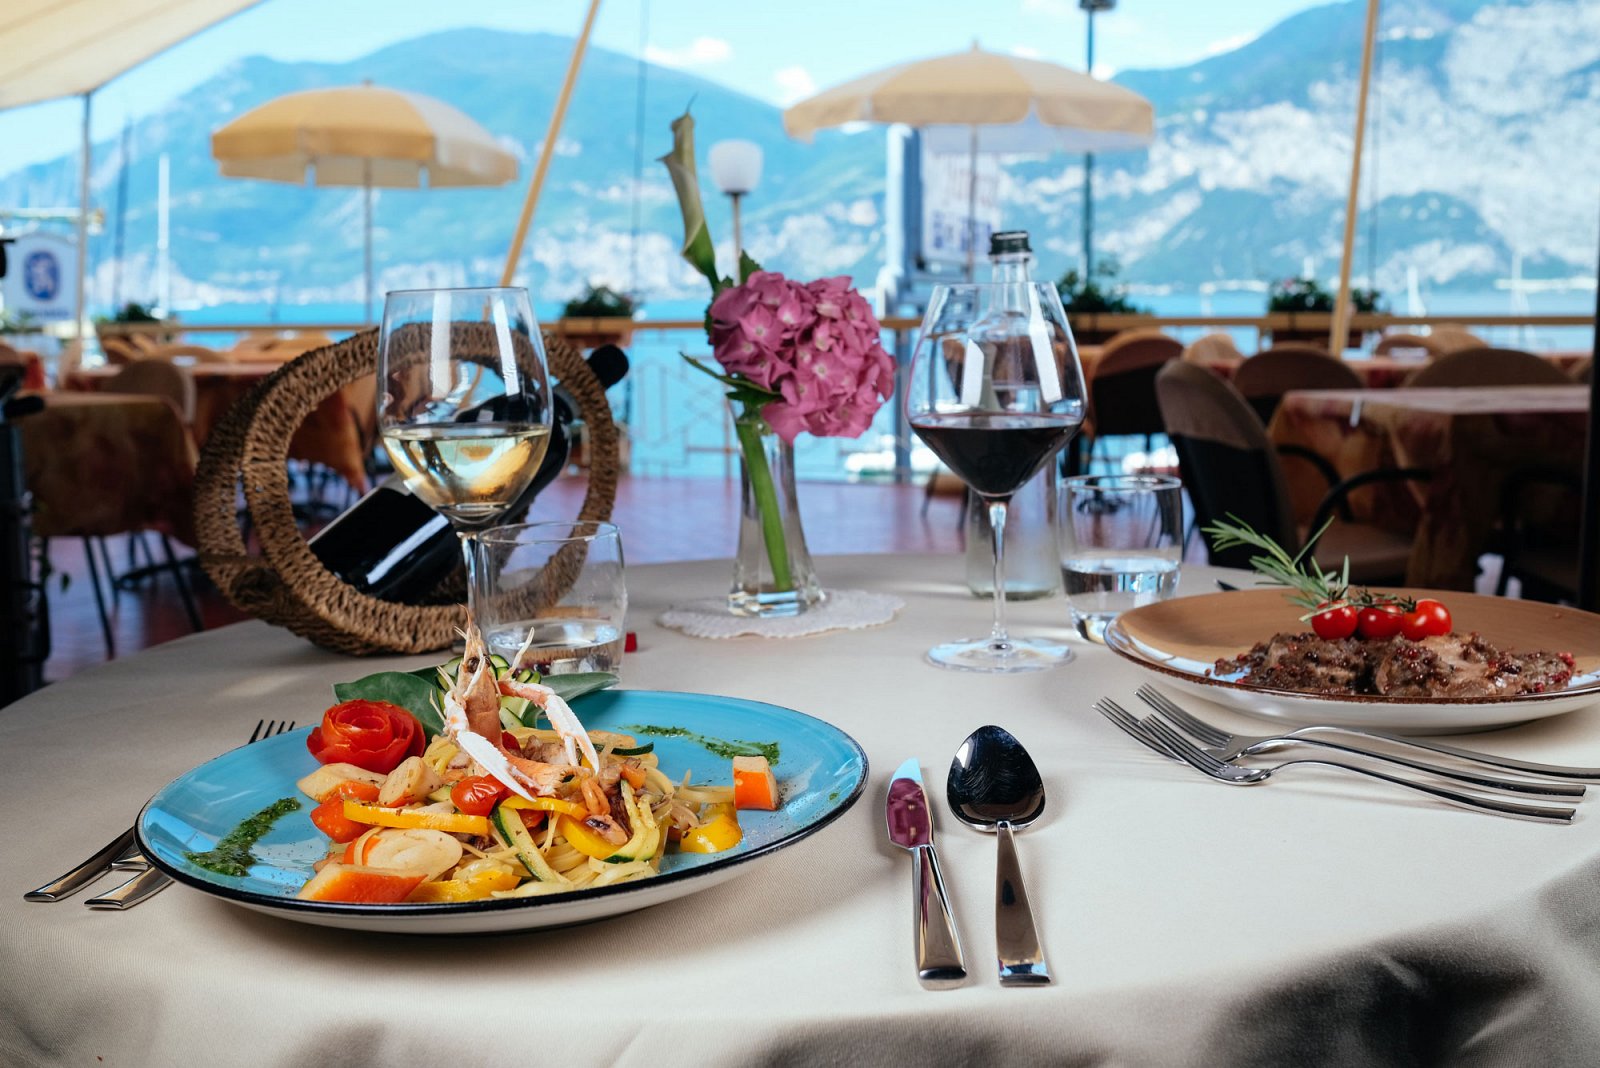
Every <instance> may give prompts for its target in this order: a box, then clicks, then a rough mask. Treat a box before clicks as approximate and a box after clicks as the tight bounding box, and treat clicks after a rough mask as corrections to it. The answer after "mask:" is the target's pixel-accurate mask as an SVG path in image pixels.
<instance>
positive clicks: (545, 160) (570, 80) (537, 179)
mask: <svg viewBox="0 0 1600 1068" xmlns="http://www.w3.org/2000/svg"><path fill="white" fill-rule="evenodd" d="M599 10H600V0H589V14H588V15H586V16H585V17H584V20H583V32H582V33H580V34H578V43H577V44H576V45H575V46H573V49H572V60H571V62H569V63H568V64H567V80H566V81H564V82H562V83H561V95H560V96H558V97H556V110H555V113H554V114H552V115H551V116H550V128H549V129H548V130H546V131H545V135H544V150H543V151H542V152H540V153H539V163H538V165H537V166H535V167H534V169H533V179H532V180H531V181H530V182H529V183H528V195H527V197H526V198H525V199H524V200H523V202H522V216H521V217H520V218H518V219H517V229H516V232H515V233H514V234H512V235H511V248H510V249H508V250H507V251H506V265H505V269H504V270H502V271H501V272H500V284H501V285H503V286H508V285H510V284H511V278H512V276H513V275H514V274H516V271H517V259H518V257H520V256H521V255H522V243H523V241H525V240H526V239H527V237H528V224H529V223H531V222H533V209H534V208H535V207H536V206H537V205H538V203H539V194H540V192H542V191H543V189H544V176H545V172H546V171H548V170H549V169H550V157H551V156H554V155H555V153H556V138H557V137H559V136H560V134H561V124H562V122H563V121H564V120H565V119H566V117H567V103H568V102H569V101H570V100H571V99H572V86H573V84H574V83H575V82H576V81H577V80H578V68H579V67H581V66H582V65H583V53H584V52H585V51H586V50H587V49H588V47H589V33H590V31H592V30H593V29H594V17H595V14H596V13H597V12H598V11H599Z"/></svg>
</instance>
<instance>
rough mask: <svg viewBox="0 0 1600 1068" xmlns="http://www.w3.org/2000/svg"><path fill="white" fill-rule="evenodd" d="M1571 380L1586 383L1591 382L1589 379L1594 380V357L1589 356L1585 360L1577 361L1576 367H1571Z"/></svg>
mask: <svg viewBox="0 0 1600 1068" xmlns="http://www.w3.org/2000/svg"><path fill="white" fill-rule="evenodd" d="M1572 380H1573V381H1574V382H1583V383H1588V382H1591V381H1593V380H1594V357H1593V356H1591V357H1589V358H1588V359H1587V360H1584V361H1582V362H1581V363H1579V364H1578V365H1577V366H1576V367H1574V368H1573V369H1572Z"/></svg>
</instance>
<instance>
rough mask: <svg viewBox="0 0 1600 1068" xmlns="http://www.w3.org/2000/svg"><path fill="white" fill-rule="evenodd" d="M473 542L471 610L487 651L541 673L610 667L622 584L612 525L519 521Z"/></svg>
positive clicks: (617, 655)
mask: <svg viewBox="0 0 1600 1068" xmlns="http://www.w3.org/2000/svg"><path fill="white" fill-rule="evenodd" d="M474 542H475V546H474V551H475V552H476V554H477V558H476V561H475V563H476V566H475V567H474V568H473V576H472V592H471V608H472V616H473V619H474V620H476V622H477V624H478V628H479V629H480V630H481V631H482V632H483V638H484V641H485V642H486V643H487V644H488V647H489V652H491V653H496V654H498V655H500V656H503V657H505V658H506V660H507V661H508V662H509V663H510V664H511V666H512V668H513V669H524V668H531V669H533V670H535V671H538V672H539V673H540V674H543V675H565V674H570V673H572V672H578V671H611V672H615V671H617V669H618V668H619V666H620V665H621V663H622V645H623V638H624V634H625V633H626V632H625V629H624V627H625V617H626V615H627V612H628V591H627V587H626V586H625V585H624V583H623V574H622V571H623V565H622V537H621V535H620V534H618V533H617V528H616V527H615V526H613V525H612V524H610V523H597V522H591V521H588V520H577V521H570V520H569V521H565V522H548V523H523V524H519V525H513V526H504V527H495V528H492V529H490V530H486V531H484V532H483V533H482V534H481V535H479V536H478V537H477V538H476V539H474Z"/></svg>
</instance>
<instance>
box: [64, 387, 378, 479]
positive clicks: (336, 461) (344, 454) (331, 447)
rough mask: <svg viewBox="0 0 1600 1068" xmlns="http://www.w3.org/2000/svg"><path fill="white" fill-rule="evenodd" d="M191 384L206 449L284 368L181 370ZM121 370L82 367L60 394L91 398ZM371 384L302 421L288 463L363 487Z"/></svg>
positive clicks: (336, 397)
mask: <svg viewBox="0 0 1600 1068" xmlns="http://www.w3.org/2000/svg"><path fill="white" fill-rule="evenodd" d="M182 366H184V367H185V368H186V369H187V370H188V372H189V373H190V375H192V376H193V378H194V423H193V424H192V425H191V428H190V429H191V430H192V431H193V433H194V440H195V443H196V444H197V445H204V444H205V443H206V439H207V438H209V437H210V436H211V432H212V430H214V429H216V426H217V424H218V423H219V422H221V421H222V417H223V416H224V415H226V414H227V413H228V409H229V408H231V407H233V405H234V404H235V403H236V402H237V401H238V400H239V399H240V398H242V397H244V396H245V395H246V394H247V393H249V392H250V391H251V390H252V389H254V388H255V387H256V385H257V384H258V383H260V382H261V380H262V379H264V378H266V377H267V376H268V375H270V374H271V373H272V372H274V371H276V370H278V369H279V368H280V367H282V366H283V361H281V360H271V361H262V360H256V361H250V362H238V363H187V364H183V365H182ZM120 370H122V368H121V367H111V366H103V367H80V368H78V369H77V370H75V371H73V372H71V373H70V374H69V375H67V376H66V377H65V379H64V380H63V381H62V388H63V389H67V390H82V391H88V392H93V391H96V390H100V389H104V388H105V384H106V382H107V381H109V380H110V379H111V378H112V377H113V376H115V375H116V373H117V372H118V371H120ZM376 388H377V385H376V382H375V381H371V380H368V381H362V382H358V383H356V384H354V385H350V386H346V387H344V388H343V389H340V390H338V391H336V392H335V393H333V394H332V395H331V396H329V397H328V398H327V399H326V400H324V401H323V402H322V403H321V404H319V405H317V407H316V408H314V409H312V411H311V414H309V415H308V416H306V418H305V420H304V422H302V423H301V424H300V426H299V428H298V429H296V430H295V432H294V437H292V438H291V439H290V440H289V459H291V460H308V461H310V462H312V463H319V464H322V465H323V466H325V467H328V468H330V469H331V470H333V472H334V473H335V474H337V475H339V477H340V478H343V479H344V480H345V481H346V482H348V483H349V484H350V485H351V486H353V487H355V488H356V489H358V490H365V489H366V487H367V474H366V464H365V457H366V454H367V453H368V452H369V451H371V446H372V445H373V443H374V440H375V437H374V436H375V434H376V424H377V414H376V407H375V406H376V404H377V401H376V397H375V393H374V390H376Z"/></svg>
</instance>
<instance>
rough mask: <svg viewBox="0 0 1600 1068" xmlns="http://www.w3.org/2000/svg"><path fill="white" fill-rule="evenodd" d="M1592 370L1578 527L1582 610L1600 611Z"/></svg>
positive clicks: (1598, 330) (1599, 421)
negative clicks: (1581, 501) (1587, 445)
mask: <svg viewBox="0 0 1600 1068" xmlns="http://www.w3.org/2000/svg"><path fill="white" fill-rule="evenodd" d="M1594 312H1595V318H1594V351H1595V354H1596V356H1597V357H1600V292H1596V294H1595V309H1594ZM1594 372H1595V368H1594V367H1593V366H1592V365H1591V366H1590V368H1589V448H1588V454H1587V457H1586V459H1585V461H1584V469H1583V514H1582V516H1580V517H1579V528H1578V535H1579V537H1578V545H1579V551H1578V607H1579V608H1581V609H1583V610H1584V611H1585V612H1600V416H1597V415H1596V414H1595V413H1596V412H1600V375H1597V374H1595V373H1594Z"/></svg>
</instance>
